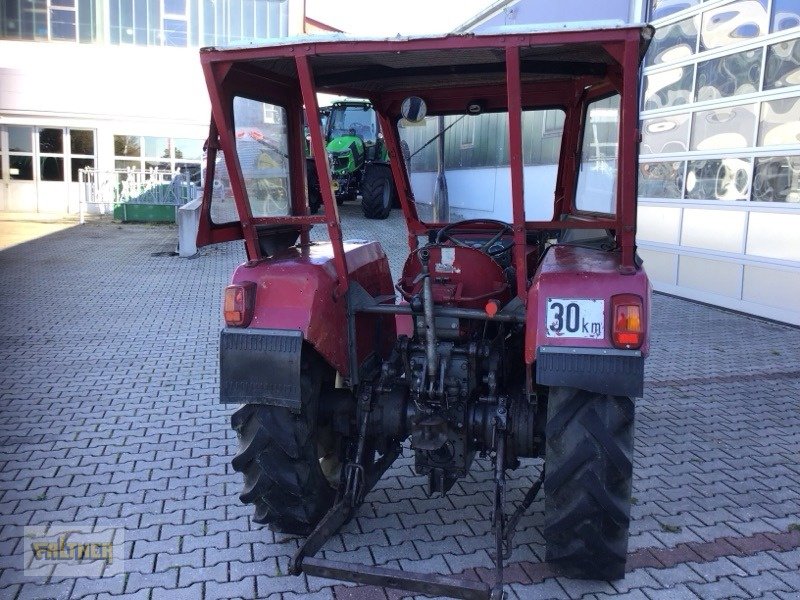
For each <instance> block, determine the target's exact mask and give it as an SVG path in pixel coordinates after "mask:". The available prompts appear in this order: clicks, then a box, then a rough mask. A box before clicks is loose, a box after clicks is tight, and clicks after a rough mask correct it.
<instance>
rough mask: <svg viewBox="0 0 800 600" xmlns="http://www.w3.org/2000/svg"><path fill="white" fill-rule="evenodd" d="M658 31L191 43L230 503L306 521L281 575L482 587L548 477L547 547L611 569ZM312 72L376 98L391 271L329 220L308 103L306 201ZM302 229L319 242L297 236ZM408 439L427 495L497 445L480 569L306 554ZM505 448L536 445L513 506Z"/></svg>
mask: <svg viewBox="0 0 800 600" xmlns="http://www.w3.org/2000/svg"><path fill="white" fill-rule="evenodd" d="M652 34H653V30H652V28H650V27H649V26H644V27H642V26H628V27H619V28H613V29H602V30H579V31H576V30H569V31H567V30H562V31H549V32H527V33H507V34H502V35H472V34H470V35H448V36H444V37H432V38H426V39H419V38H416V39H392V40H387V41H374V40H373V41H367V40H343V39H341V38H339V39H337V40H333V41H326V40H315V39H313V38H309V39H305V40H302V41H297V40H291V41H286V42H279V43H277V44H276V45H274V46H269V47H252V48H245V49H229V50H218V49H214V48H207V49H204V50H203V51H202V52H201V59H202V64H203V68H204V71H205V76H206V80H207V83H208V88H209V92H210V95H211V101H212V107H213V110H212V122H211V130H210V136H209V140H208V161H207V168H208V173H207V179H208V180H209V181H213V180H214V168H215V165H216V164H217V163H218V162H221V161H222V160H223V157H222V156H220V154H221V155H224V164H225V165H226V168H227V172H228V173H229V174H230V186H231V188H232V190H233V195H234V202H235V209H236V210H235V211H232V210H231V206H227V207H225V206H224V198H223V199H222V200H220V199H218V198H216V197H215V195H214V192H213V186H206V189H205V195H204V204H203V211H202V216H201V225H200V233H199V236H198V243H199V245H205V244H212V243H216V242H223V241H231V240H237V239H243V240H244V243H245V248H246V251H247V257H248V260H247V262H245V263H244V264H242V265H240V266H239V267H238V268H237V269H236V270H235V272H234V274H233V278H232V281H231V285H230V286H228V287H227V288H226V290H225V294H224V318H225V328H224V329H223V330H222V332H221V336H220V399H221V401H222V402H224V403H234V404H239V405H241V406H240V407H239V408H238V410H236V412H235V413H234V414H233V417H232V426H233V429H235V430H236V432H237V435H238V439H239V452H238V453H237V454H236V456H235V457H234V459H233V468H234V469H235V470H236V471H238V472H240V473H242V475H243V477H244V489H243V491H242V493H241V496H240V498H241V500H242V501H243V502H245V503H248V504H252V505H254V507H255V521H256V522H258V523H266V524H269V525H270V526H271V527H272V528H274V529H276V530H279V531H283V532H289V533H294V534H301V535H304V536H307V537H306V539H305V541H304V542H303V543H302V544H301V546H300V548H299V550H298V551H297V553H296V555H295V556H294V558H293V559H292V562H291V565H290V571H291V572H292V573H294V574H299V573H308V574H311V575H316V576H321V577H328V578H337V579H344V580H350V581H356V582H361V583H372V584H376V585H381V586H388V587H399V588H402V589H407V590H411V591H415V592H419V593H428V594H435V595H451V596H454V597H461V598H488V597H493V598H499V597H501V596H502V586H503V563H504V559H507V558H508V557H509V556H510V554H511V551H512V538H513V534H514V530H515V528H516V526H517V524H518V522H519V521H520V518H521V517H522V516H523V514H524V512H525V510H527V508H529V507H530V505H531V503H532V502H533V500H534V497H535V496H536V494H537V493H538V492H539V491H540V488H542V487H543V492H544V499H545V500H544V529H543V535H544V539H545V542H546V558H547V560H548V561H549V562H550V563H551V564H552V565H554V566H555V567H556V568H557V569H558V570H559V571H560V572H562V573H564V574H565V575H568V576H573V577H581V578H597V579H617V578H620V577H622V576H623V575H624V572H625V560H626V554H627V547H628V529H629V521H630V495H631V480H632V457H633V424H634V401H633V398H635V397H638V396H641V395H642V391H643V380H644V360H645V357H646V356H647V354H648V325H649V321H650V314H649V313H650V294H651V289H650V284H649V282H648V279H647V276H646V274H645V272H644V270H643V269H642V265H641V261H640V260H639V258H638V257H637V254H636V246H635V234H636V179H637V150H638V143H639V133H638V90H639V63H640V59H641V57H642V55H643V54H644V51H645V50H646V47H647V45H648V43H649V40H650V38H651V37H652ZM317 92H324V93H330V94H338V95H343V96H348V97H361V98H365V99H367V100H369V102H370V103H371V104H372V106H373V107H375V110H376V112H377V114H378V118H379V120H380V127H381V131H382V132H383V135H384V138H385V140H384V141H385V143H386V146H387V148H388V151H389V157H390V161H389V165H390V168H391V173H392V178H393V181H394V185H395V188H396V189H397V193H398V197H399V201H400V204H401V206H402V209H403V214H404V216H405V223H406V225H407V228H408V248H409V249H408V255H407V258H406V259H405V265H404V267H403V269H402V273H401V275H400V278H399V280H398V281H397V282H396V283H395V282H393V280H392V276H391V273H390V270H389V262H388V260H387V257H386V255H385V254H384V250H383V248H382V247H381V244H380V243H379V242H375V241H372V242H369V241H363V240H358V241H345V240H343V239H342V230H341V227H340V223H339V215H338V210H337V205H336V199H335V196H334V193H333V190H332V185H331V176H330V164H329V162H328V158H327V153H326V151H325V141H324V138H323V133H322V131H321V128H320V126H319V119H309V120H308V121H309V133H310V139H311V144H312V147H313V155H314V161H315V166H316V172H317V173H318V174H320V182H321V186H320V188H321V192H322V201H323V206H324V214H322V215H312V214H310V211H309V201H308V191H307V185H306V181H307V178H306V168H307V166H306V157H305V136H304V129H303V112H304V110H305V111H307V112H308V114H316V113H317V112H318V105H317V97H316V94H317ZM457 127H461V134H460V135H457V136H456V135H454V132H455V131H457V129H456V128H457ZM240 131H246V132H248V135H249V138H248V137H247V136H241V135H240V136H237V132H240ZM470 135H471V136H472V138H470V137H469V136H470ZM250 138H253V139H258V140H261V142H260V143H259V144H255V145H254V144H252V143H247V142H248V140H249V139H250ZM448 140H449V142H452V143H450V145H449V146H448ZM465 140H466V142H465ZM470 140H473V141H472V145H471V146H470V144H469V142H470ZM479 140H484V142H485V143H484V142H480V141H479ZM404 142H405V144H408V149H407V150H406V149H405V148H404ZM481 144H483V145H482V146H481ZM404 151H405V154H406V156H404ZM466 151H470V152H472V154H471V155H470V156H471V157H472V158H470V159H469V160H471V161H472V162H471V163H469V161H468V160H467V159H465V158H462V159H460V160H461V162H460V163H458V165H457V166H459V167H463V166H466V167H470V168H456V169H454V168H453V167H452V165H453V162H454V159H453V158H452V153H454V152H466ZM425 152H429V153H430V156H429V158H428V159H426V158H425V155H424V153H425ZM448 152H449V153H450V154H448ZM548 152H549V153H550V154H551V155H552V158H551V159H546V158H543V157H545V155H546V154H547V153H548ZM448 156H449V157H450V158H448ZM476 157H477V158H476ZM548 160H549V162H548ZM481 161H483V162H481ZM467 163H469V164H467ZM551 163H552V164H551ZM426 165H427V166H426ZM443 196H447V200H448V202H442V197H443ZM229 204H230V202H229ZM448 204H449V208H447V205H448ZM443 206H444V207H445V208H443ZM317 226H319V227H323V228H327V234H328V238H329V241H325V242H312V241H311V236H310V234H309V232H310V230H311V229H312V228H313V227H317ZM404 449H405V450H406V451H410V452H413V454H414V458H415V468H416V472H417V473H418V474H420V475H425V476H427V480H428V486H429V490H430V493H441V494H446V493H447V492H448V490H449V489H450V488H451V486H452V485H453V484H454V482H455V481H456V480H457V479H458V478H460V477H464V476H465V475H466V474H467V473H468V472H469V470H470V467H471V465H472V463H473V460H474V459H475V457H476V455H479V456H481V457H488V458H489V459H490V460H491V461H492V464H493V469H494V509H493V517H492V520H493V529H494V535H495V540H496V543H495V548H494V549H493V555H494V562H495V565H494V566H495V569H496V583H495V584H494V586H492V587H490V586H488V585H487V584H483V583H475V582H469V581H462V580H460V579H458V578H455V577H452V576H444V575H441V574H423V573H409V572H401V571H397V570H393V569H386V568H378V567H373V566H369V565H353V564H342V563H337V562H333V561H328V560H321V559H319V558H316V557H315V554H316V553H317V551H318V550H319V549H320V548H321V546H322V545H323V544H324V543H325V541H326V540H327V539H329V538H330V536H332V535H333V534H335V532H336V531H337V530H338V529H339V528H340V527H341V526H342V524H344V523H345V522H347V520H348V519H350V518H351V517H352V516H353V515H354V513H355V512H356V511H357V510H358V507H359V506H360V505H361V503H362V502H364V498H365V495H366V494H367V493H368V492H369V491H370V489H371V488H372V487H373V486H374V485H375V483H376V482H377V481H378V479H379V478H380V477H381V475H382V474H383V473H384V472H385V471H386V469H387V468H389V467H390V466H391V464H392V463H393V461H394V460H395V459H396V458H397V457H398V456H399V455H400V454H401V453H402V452H403V451H404ZM522 458H542V459H543V466H542V468H541V472H540V475H539V477H538V479H537V480H536V482H535V483H534V485H533V486H532V487H531V489H530V491H529V492H528V494H527V496H526V497H525V499H524V501H523V502H522V503H521V505H520V506H518V507H517V508H516V510H515V511H514V512H513V513H510V514H509V512H506V503H505V484H506V480H507V478H509V477H515V476H517V477H519V476H523V477H524V476H527V473H525V472H522V473H520V471H515V469H518V468H519V467H520V465H521V462H520V459H522ZM520 470H523V469H520Z"/></svg>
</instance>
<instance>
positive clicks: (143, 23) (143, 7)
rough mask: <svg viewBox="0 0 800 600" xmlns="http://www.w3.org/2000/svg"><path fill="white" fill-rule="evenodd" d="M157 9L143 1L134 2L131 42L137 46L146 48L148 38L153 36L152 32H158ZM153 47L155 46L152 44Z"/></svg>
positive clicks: (135, 0) (136, 0)
mask: <svg viewBox="0 0 800 600" xmlns="http://www.w3.org/2000/svg"><path fill="white" fill-rule="evenodd" d="M158 18H159V8H158V7H157V6H153V4H152V3H150V6H149V7H148V5H147V3H146V2H144V1H143V0H134V6H133V24H134V25H133V27H134V33H133V41H134V42H135V43H136V45H137V46H147V45H148V37H149V36H151V35H152V34H153V30H156V31H158V25H159V22H158ZM154 45H155V44H154Z"/></svg>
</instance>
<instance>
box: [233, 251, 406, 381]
mask: <svg viewBox="0 0 800 600" xmlns="http://www.w3.org/2000/svg"><path fill="white" fill-rule="evenodd" d="M335 252H336V250H335V249H334V247H333V246H332V244H330V243H324V244H312V245H310V246H304V247H293V248H289V249H287V250H284V251H282V252H280V253H278V254H277V255H275V256H273V257H270V258H269V259H268V260H262V261H257V262H253V263H246V264H244V265H241V266H239V267H237V269H236V271H234V274H233V279H232V281H231V283H242V282H245V281H252V282H254V283H255V284H256V285H257V293H256V304H255V308H254V312H253V319H252V321H251V323H250V327H252V328H256V329H296V330H299V331H302V332H303V338H304V339H305V340H306V341H307V342H309V343H310V344H311V345H312V346H314V348H316V350H317V351H318V352H319V353H320V355H322V356H323V357H324V358H325V360H326V361H327V362H328V363H329V364H331V365H332V366H333V367H334V368H335V369H336V370H337V371H339V372H340V373H341V374H342V375H345V376H347V375H348V374H349V373H350V365H349V362H348V353H347V352H348V348H347V343H346V342H347V312H346V300H345V298H344V297H338V298H337V297H335V291H336V288H337V285H338V281H337V274H336V269H335V266H334V261H335ZM343 256H344V257H345V258H346V260H347V266H348V268H349V276H350V278H351V279H352V280H353V281H356V282H358V283H359V284H361V286H363V287H364V289H366V290H367V291H368V292H369V293H370V294H372V295H374V296H380V295H387V294H392V293H393V291H394V290H393V287H392V277H391V273H390V271H389V262H388V261H387V259H386V255H385V254H384V253H383V250H382V249H381V247H380V244H378V243H377V242H368V243H347V244H345V245H344V247H343ZM379 322H380V323H381V325H380V327H381V328H382V340H381V342H386V341H387V340H394V339H395V336H396V333H395V319H394V315H388V316H376V315H359V316H358V317H357V318H356V330H357V337H356V347H357V352H358V359H359V362H360V361H363V360H364V359H365V358H366V357H367V355H368V354H369V353H370V352H372V351H374V350H378V349H379V348H378V347H377V346H376V343H375V337H376V331H377V330H378V323H379Z"/></svg>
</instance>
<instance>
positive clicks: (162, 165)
mask: <svg viewBox="0 0 800 600" xmlns="http://www.w3.org/2000/svg"><path fill="white" fill-rule="evenodd" d="M144 168H145V169H147V170H148V171H150V170H153V169H156V170H158V171H162V172H164V173H171V172H172V165H170V164H169V163H168V162H159V161H156V160H148V161H145V163H144Z"/></svg>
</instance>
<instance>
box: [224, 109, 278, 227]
mask: <svg viewBox="0 0 800 600" xmlns="http://www.w3.org/2000/svg"><path fill="white" fill-rule="evenodd" d="M233 119H234V125H235V127H236V154H237V158H238V160H239V167H240V168H241V170H242V175H243V176H244V185H245V189H246V191H247V201H248V202H249V203H250V210H251V211H252V213H253V216H254V217H273V216H285V215H288V214H289V212H290V200H289V198H290V191H291V190H290V189H289V143H288V135H287V132H286V110H285V109H284V108H283V107H282V106H276V105H275V104H269V103H267V102H259V101H257V100H250V99H249V98H242V97H236V98H234V101H233ZM226 174H227V173H226ZM223 183H224V182H223ZM228 185H230V183H229V182H228Z"/></svg>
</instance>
